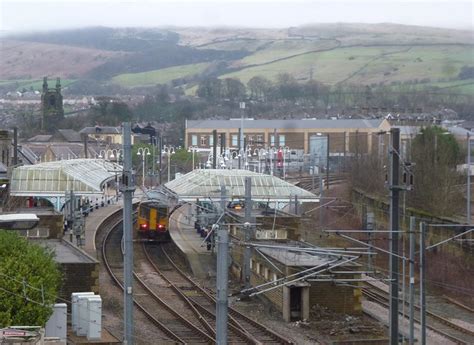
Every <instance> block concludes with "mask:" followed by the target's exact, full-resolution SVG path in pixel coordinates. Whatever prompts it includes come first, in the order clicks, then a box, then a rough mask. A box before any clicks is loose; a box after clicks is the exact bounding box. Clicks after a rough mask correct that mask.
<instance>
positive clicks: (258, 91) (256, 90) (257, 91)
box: [247, 76, 272, 101]
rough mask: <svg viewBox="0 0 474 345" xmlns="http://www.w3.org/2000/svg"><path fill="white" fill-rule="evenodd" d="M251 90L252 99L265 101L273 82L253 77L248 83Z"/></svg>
mask: <svg viewBox="0 0 474 345" xmlns="http://www.w3.org/2000/svg"><path fill="white" fill-rule="evenodd" d="M247 87H248V88H249V90H250V97H251V98H253V99H257V100H260V101H265V100H267V98H268V94H269V92H270V90H271V87H272V82H271V81H270V80H268V79H267V78H265V77H262V76H255V77H252V79H250V80H249V81H248V83H247Z"/></svg>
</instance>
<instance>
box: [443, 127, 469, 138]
mask: <svg viewBox="0 0 474 345" xmlns="http://www.w3.org/2000/svg"><path fill="white" fill-rule="evenodd" d="M446 129H447V130H448V131H449V132H450V133H451V134H452V135H454V136H455V137H460V138H466V137H467V134H468V133H469V135H470V136H471V137H474V132H473V131H469V130H467V129H465V128H462V127H447V128H446Z"/></svg>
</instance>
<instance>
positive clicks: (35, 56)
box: [0, 23, 474, 89]
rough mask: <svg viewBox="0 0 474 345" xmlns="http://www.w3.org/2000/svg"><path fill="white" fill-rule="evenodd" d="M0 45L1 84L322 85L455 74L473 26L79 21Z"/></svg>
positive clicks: (468, 61) (472, 46)
mask: <svg viewBox="0 0 474 345" xmlns="http://www.w3.org/2000/svg"><path fill="white" fill-rule="evenodd" d="M1 51H2V59H1V60H0V84H2V85H3V84H4V83H5V80H21V81H22V82H23V83H24V82H25V79H26V80H28V79H38V78H41V77H42V76H44V75H50V76H57V75H59V76H61V77H63V78H67V79H75V80H81V79H96V80H99V81H101V82H105V83H115V84H117V85H120V86H122V87H128V88H129V87H147V86H153V85H156V84H158V83H169V84H171V85H173V86H177V85H181V86H185V87H186V88H188V89H195V85H196V83H197V82H199V80H201V79H202V78H205V77H209V76H214V77H220V78H227V77H232V78H239V79H241V81H242V82H244V83H245V82H247V81H248V80H249V79H251V78H252V77H253V76H256V75H261V76H264V77H266V78H268V79H275V78H276V77H277V76H278V74H280V73H290V74H293V75H294V76H295V77H296V79H297V80H300V81H307V80H309V79H313V80H317V81H320V82H323V83H325V84H329V85H338V84H350V83H354V84H364V85H367V84H379V83H384V84H394V83H395V84H396V83H403V82H410V83H418V82H423V83H432V84H435V83H447V82H456V80H457V78H458V74H459V71H460V68H461V67H462V66H466V65H467V66H472V65H474V61H473V60H474V59H473V57H474V42H473V35H472V32H470V31H462V30H451V29H439V28H428V27H418V26H407V25H396V24H371V25H369V24H337V23H336V24H315V25H305V26H300V27H292V28H288V29H249V28H245V29H244V28H173V27H170V28H159V29H141V28H125V29H112V28H87V29H81V30H65V31H58V32H43V33H36V34H29V35H17V36H14V37H9V38H7V39H4V40H3V41H2V47H1ZM51 61H55V63H54V64H52V63H51Z"/></svg>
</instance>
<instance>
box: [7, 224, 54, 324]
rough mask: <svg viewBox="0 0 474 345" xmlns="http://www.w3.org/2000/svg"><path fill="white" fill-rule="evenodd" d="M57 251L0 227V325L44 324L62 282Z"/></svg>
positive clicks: (50, 312)
mask: <svg viewBox="0 0 474 345" xmlns="http://www.w3.org/2000/svg"><path fill="white" fill-rule="evenodd" d="M53 257H54V253H53V252H52V251H50V250H47V249H45V248H42V247H40V246H38V245H35V244H32V243H30V242H28V241H27V240H26V239H24V238H22V237H20V236H18V235H17V234H16V233H15V232H13V231H4V230H0V276H1V277H0V301H1V303H0V327H7V326H10V325H22V326H38V325H40V326H44V324H45V323H46V321H48V319H49V317H50V316H51V314H52V312H53V310H52V305H53V304H54V303H55V302H56V298H57V295H58V290H59V287H60V284H61V273H60V271H59V269H58V265H57V264H56V262H55V261H54V259H53Z"/></svg>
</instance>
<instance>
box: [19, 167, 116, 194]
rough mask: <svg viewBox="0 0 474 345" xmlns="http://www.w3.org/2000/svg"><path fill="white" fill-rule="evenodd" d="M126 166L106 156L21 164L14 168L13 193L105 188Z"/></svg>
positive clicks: (93, 191) (88, 191) (81, 191)
mask: <svg viewBox="0 0 474 345" xmlns="http://www.w3.org/2000/svg"><path fill="white" fill-rule="evenodd" d="M121 170H122V167H121V166H120V165H118V164H114V163H111V162H108V161H105V160H102V159H69V160H61V161H54V162H46V163H40V164H35V165H27V166H20V167H17V168H15V169H13V173H12V177H11V194H12V195H15V196H34V195H38V196H40V195H61V196H63V195H64V193H65V192H66V191H70V190H73V191H74V192H75V193H76V194H79V195H80V194H96V193H101V192H102V187H103V184H104V183H105V182H106V181H109V180H111V179H112V178H115V175H116V174H117V173H121Z"/></svg>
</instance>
